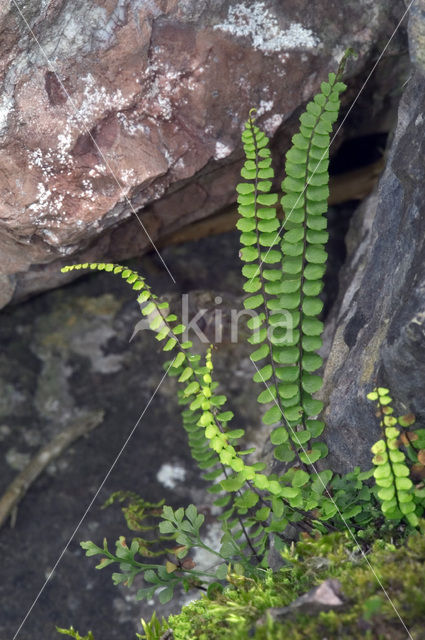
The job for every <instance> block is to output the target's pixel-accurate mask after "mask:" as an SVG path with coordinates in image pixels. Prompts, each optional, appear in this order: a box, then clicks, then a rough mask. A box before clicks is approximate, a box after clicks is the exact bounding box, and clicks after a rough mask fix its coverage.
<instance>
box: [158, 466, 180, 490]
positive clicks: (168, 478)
mask: <svg viewBox="0 0 425 640" xmlns="http://www.w3.org/2000/svg"><path fill="white" fill-rule="evenodd" d="M185 478H186V469H185V468H184V467H182V466H180V465H178V464H173V465H172V464H168V462H166V463H164V464H163V465H161V468H160V470H159V471H158V473H157V474H156V479H157V480H158V482H160V483H161V484H162V485H164V487H167V489H174V488H175V487H176V486H177V483H178V482H183V480H184V479H185Z"/></svg>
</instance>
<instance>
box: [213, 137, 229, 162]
mask: <svg viewBox="0 0 425 640" xmlns="http://www.w3.org/2000/svg"><path fill="white" fill-rule="evenodd" d="M232 151H233V147H231V146H229V145H228V144H225V143H224V142H220V140H217V142H216V143H215V151H214V160H221V159H222V158H227V156H229V155H230V154H231V153H232Z"/></svg>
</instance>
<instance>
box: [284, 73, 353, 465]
mask: <svg viewBox="0 0 425 640" xmlns="http://www.w3.org/2000/svg"><path fill="white" fill-rule="evenodd" d="M341 73H342V69H340V72H339V74H338V75H335V74H334V73H331V74H329V80H328V82H323V83H322V85H321V92H320V93H319V94H318V95H316V96H315V97H314V99H313V100H312V101H311V102H309V103H308V105H307V108H306V112H305V113H304V114H303V115H301V117H300V123H301V125H300V129H299V132H298V133H296V134H295V135H294V136H293V138H292V143H293V144H292V147H291V148H290V149H289V151H288V152H287V154H286V164H285V172H286V177H285V179H284V180H283V182H282V190H283V192H284V195H283V197H282V199H281V204H282V208H283V210H284V213H285V220H284V230H285V232H284V236H283V239H282V244H281V250H282V254H283V256H284V257H283V261H282V271H283V277H282V281H281V291H282V295H281V297H280V303H281V306H282V309H286V313H287V314H289V316H290V322H291V324H292V329H293V330H292V339H290V340H286V342H285V344H283V345H276V346H275V348H274V350H273V357H274V359H275V360H276V362H277V363H279V364H281V365H284V366H282V367H281V368H280V369H279V377H280V379H281V381H282V384H281V386H280V394H281V400H282V404H283V406H284V411H285V417H286V419H287V421H288V424H289V426H290V428H291V434H290V438H291V439H292V441H293V442H294V443H295V445H296V446H297V450H298V451H299V450H300V445H303V448H304V450H303V451H301V452H300V453H299V457H300V458H301V460H302V461H303V462H304V463H305V464H311V463H314V462H316V461H317V460H319V459H320V458H323V457H325V456H326V455H327V447H326V445H325V444H324V443H320V442H314V443H313V444H310V440H311V439H313V438H316V437H317V436H319V435H320V434H321V433H322V431H323V428H324V423H323V422H322V421H320V420H317V419H316V418H315V417H316V416H317V415H318V414H319V413H320V412H321V410H322V408H323V405H322V402H320V401H319V400H316V399H314V397H313V394H314V393H315V392H316V391H318V390H319V389H320V387H321V385H322V379H321V377H320V376H319V375H317V374H316V373H315V372H316V371H317V370H318V369H319V368H320V367H321V366H322V358H321V356H320V355H319V354H318V353H317V351H318V349H320V347H321V345H322V339H321V334H322V331H323V323H322V322H321V321H320V320H319V318H318V316H319V314H320V313H321V311H322V308H323V302H322V301H321V299H320V297H319V295H320V293H321V291H322V288H323V275H324V272H325V268H326V267H325V264H326V260H327V253H326V250H325V244H326V242H327V240H328V234H327V232H326V226H327V222H326V218H325V215H324V214H325V213H326V211H327V208H328V205H327V200H328V196H329V188H328V182H329V173H328V165H329V159H328V158H329V144H330V134H331V131H332V126H333V124H334V123H335V122H336V120H337V117H338V111H339V107H340V99H339V96H340V94H341V92H342V91H344V90H345V88H346V85H345V84H344V83H342V82H340V80H339V76H340V74H341ZM288 455H289V449H288V446H287V445H286V444H283V446H281V448H280V449H278V450H277V451H276V457H277V458H278V459H281V460H287V458H288Z"/></svg>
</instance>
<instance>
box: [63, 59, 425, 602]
mask: <svg viewBox="0 0 425 640" xmlns="http://www.w3.org/2000/svg"><path fill="white" fill-rule="evenodd" d="M348 55H349V52H347V54H346V55H345V56H344V58H343V60H342V62H341V64H340V67H339V69H338V72H337V74H333V73H331V74H329V78H328V81H327V82H323V83H322V85H321V92H320V93H319V94H318V95H316V96H315V97H314V99H313V100H312V101H311V102H309V103H308V105H307V107H306V112H305V113H304V114H303V115H302V116H301V117H300V129H299V132H298V133H297V134H295V135H294V136H293V138H292V146H291V148H290V149H289V151H288V152H287V154H286V163H285V170H286V177H285V178H284V180H283V182H282V190H283V196H282V198H281V205H282V208H283V211H284V220H283V225H282V227H281V223H280V221H279V218H278V215H277V211H276V207H277V204H278V199H279V198H278V195H277V194H276V193H274V192H273V191H272V187H273V178H274V173H273V169H272V166H271V162H272V161H271V153H270V150H269V146H268V145H269V140H268V138H267V136H266V135H265V134H264V132H263V131H261V130H260V129H259V127H258V126H257V125H256V124H255V120H254V115H253V112H251V114H250V118H249V120H248V121H247V123H246V125H245V128H244V131H243V134H242V141H243V147H244V152H245V157H246V158H245V162H244V165H243V168H242V171H241V175H242V178H243V179H244V182H242V183H241V184H239V185H238V186H237V192H238V197H237V200H238V210H239V214H240V218H239V220H238V222H237V227H238V229H239V230H240V231H241V244H242V248H241V251H240V256H241V259H242V261H243V263H244V264H243V268H242V272H243V275H244V276H245V278H246V281H245V284H244V290H245V291H246V292H247V294H248V297H247V298H246V300H245V302H244V305H245V309H246V310H247V312H248V313H249V314H251V317H250V319H249V321H248V326H249V328H250V330H251V335H250V337H249V339H248V340H249V342H250V344H252V345H253V347H254V350H253V352H252V353H251V360H252V363H253V365H254V367H255V368H256V372H255V375H254V381H255V382H256V383H259V384H260V385H262V390H261V392H260V393H259V395H258V402H259V403H260V405H262V406H264V409H265V410H264V413H263V417H262V421H263V423H264V425H265V426H266V428H268V429H270V441H271V443H272V445H273V452H274V457H275V459H276V460H277V461H278V463H279V466H278V470H277V471H276V469H273V470H270V469H269V470H268V469H266V464H265V463H264V462H252V461H250V458H249V454H250V453H252V452H253V450H252V449H249V450H243V448H242V444H241V443H242V440H241V439H242V438H243V436H244V430H243V429H242V428H240V426H239V425H235V426H233V419H234V416H233V413H232V412H231V411H229V410H228V409H227V408H226V406H225V405H226V402H227V398H226V396H225V395H223V394H218V393H217V386H218V384H217V382H216V381H214V379H213V375H214V369H213V358H212V353H213V351H212V348H211V347H210V348H209V349H208V350H207V353H206V355H205V357H204V359H203V358H201V356H200V355H197V354H194V353H193V352H192V343H191V341H190V340H184V339H183V337H182V336H183V334H184V332H185V327H184V326H183V325H182V324H181V322H180V321H179V319H178V318H177V316H176V315H175V314H174V313H172V312H171V310H170V307H169V305H168V303H167V302H165V301H162V300H160V299H159V298H158V297H157V296H156V295H155V294H154V293H153V292H152V291H151V289H150V287H149V286H148V284H147V283H146V281H145V278H143V277H142V276H140V275H139V274H138V273H136V272H135V271H133V270H132V269H129V268H127V267H124V266H121V265H116V264H112V263H85V264H80V265H72V266H67V267H64V268H63V271H64V272H67V271H71V270H74V269H77V270H78V269H91V270H100V271H107V272H110V273H113V274H115V275H117V276H120V277H121V278H123V279H124V280H125V281H126V282H127V283H128V284H130V285H131V286H132V288H133V289H134V290H135V291H136V292H137V293H138V297H137V300H138V302H139V303H140V305H141V311H142V314H143V315H144V316H146V317H147V319H148V323H149V326H150V328H151V329H152V330H154V331H155V333H156V339H157V340H158V342H160V343H161V344H162V349H163V351H164V352H166V353H167V354H168V355H169V356H171V359H170V360H168V362H166V363H165V367H166V370H167V372H168V373H169V375H171V376H175V377H177V379H178V381H179V382H180V383H181V388H180V390H179V392H178V400H179V403H180V405H181V406H182V407H183V411H182V416H183V426H184V428H185V430H186V432H187V434H188V440H189V445H190V448H191V452H192V456H193V458H194V459H195V460H196V462H197V464H198V465H199V467H200V469H201V470H202V472H203V476H202V477H203V478H204V479H205V480H207V481H208V482H209V483H211V486H210V487H209V491H210V492H212V493H213V494H217V498H216V500H215V505H216V506H218V507H220V508H221V509H222V512H221V515H220V516H219V519H220V520H221V522H222V528H223V537H222V540H221V548H220V549H219V551H216V550H213V549H208V550H209V551H210V553H211V554H212V555H213V556H215V557H216V560H217V562H218V567H216V570H215V573H213V574H212V577H214V576H215V577H216V578H217V579H223V578H225V576H226V573H227V570H228V569H227V565H228V564H229V563H233V564H234V566H237V567H239V569H240V570H241V571H244V572H245V573H249V571H250V567H251V569H252V570H254V569H253V568H254V567H255V566H258V565H260V566H262V567H266V566H267V552H268V550H269V548H270V546H271V543H273V546H274V547H275V548H277V549H281V548H282V546H283V545H284V544H285V543H286V542H288V540H289V539H290V538H288V525H289V524H291V526H292V527H291V528H292V530H293V529H295V530H296V531H297V532H298V533H300V532H304V533H308V534H311V533H312V532H317V531H319V532H320V531H321V532H325V531H327V530H332V529H335V528H343V527H345V526H347V522H349V524H350V526H351V527H352V528H353V530H356V531H357V533H358V535H361V533H362V532H363V533H364V528H365V527H366V528H367V526H369V525H370V523H373V522H376V521H377V518H379V517H381V518H382V516H380V515H379V510H378V509H377V507H376V501H375V498H374V493H373V491H372V489H371V488H369V487H368V486H366V485H365V483H364V481H365V480H367V479H368V478H369V477H370V476H371V473H372V472H361V471H360V469H358V468H356V469H355V470H354V471H353V472H351V473H350V474H347V475H346V476H344V477H339V476H337V475H335V474H333V473H332V471H330V470H326V469H325V470H322V471H320V472H319V471H318V470H317V469H316V467H315V463H316V462H317V461H319V460H321V459H323V458H324V457H325V456H326V455H327V447H326V445H325V443H324V442H322V441H320V440H318V438H319V437H320V436H321V434H322V432H323V429H324V423H323V421H322V420H321V419H320V416H319V414H320V412H321V410H322V403H321V402H320V401H319V400H317V399H315V398H314V393H315V392H316V391H318V390H319V389H320V386H321V384H322V381H321V377H320V376H319V375H318V374H317V371H318V370H319V369H320V367H321V365H322V359H321V357H320V355H319V354H318V350H319V349H320V347H321V345H322V340H321V334H322V330H323V323H322V322H321V320H320V319H319V314H320V313H321V311H322V306H323V305H322V302H321V300H320V293H321V290H322V287H323V275H324V272H325V264H326V259H327V254H326V250H325V244H326V242H327V238H328V234H327V232H326V218H325V213H326V210H327V198H328V193H329V192H328V180H329V174H328V162H329V158H328V156H329V144H330V134H331V131H332V126H333V124H334V123H335V122H336V120H337V116H338V111H339V106H340V94H341V92H342V91H344V89H345V85H344V84H343V83H342V81H341V77H342V73H343V69H344V64H345V60H346V58H347V56H348ZM281 231H283V238H282V239H281V238H280V233H281ZM379 397H380V396H379ZM386 426H387V427H388V428H393V426H392V425H386ZM385 437H386V440H383V441H382V442H383V445H381V444H379V443H377V445H375V447H377V449H376V451H374V453H375V462H376V464H377V468H379V469H380V470H379V471H377V472H375V477H376V479H377V482H378V479H379V481H380V482H381V484H380V487H381V488H382V489H388V488H389V489H390V491H389V492H386V493H385V496H386V497H385V498H384V497H383V495H384V494H383V493H382V492H381V489H380V490H379V493H378V497H379V499H380V500H384V503H385V502H386V503H387V504H386V506H385V509H384V507H383V511H384V513H385V515H386V516H387V515H388V514H390V515H391V517H393V516H394V517H396V515H401V516H402V515H405V516H406V518H407V520H408V523H409V525H410V526H415V522H416V520H415V518H414V516H415V515H416V516H419V515H420V513H419V510H418V509H417V508H416V506H415V505H416V502H414V501H413V499H411V498H410V497H409V496H410V494H409V490H408V489H406V486H407V484H406V482H404V481H403V482H400V481H398V480H397V479H396V476H397V474H396V473H394V467H393V466H391V465H390V466H388V465H387V460H386V459H385V456H387V457H388V460H390V459H391V463H392V457H391V456H394V455H395V453H400V452H399V451H397V452H396V450H395V448H394V437H395V435H394V432H393V431H391V430H390V431H388V433H387V432H385ZM409 442H410V441H409ZM409 446H410V445H409ZM382 447H384V449H382ZM410 449H412V450H413V447H412V446H410ZM387 450H388V451H390V453H389V454H388V451H387ZM391 452H395V453H391ZM379 455H381V456H383V457H382V458H381V459H380V460H384V459H385V460H384V461H383V462H382V463H381V462H380V461H379V462H378V458H377V457H376V456H379ZM412 455H413V454H412ZM397 464H399V465H400V464H401V463H400V462H398V463H397ZM386 465H387V466H386ZM388 468H389V469H390V470H391V473H392V474H393V475H392V476H391V482H390V483H389V484H388V482H389V481H388V480H386V482H387V484H386V485H385V486H384V484H383V480H382V478H384V476H385V478H387V475H388V474H387V475H385V473H386V472H387V471H388ZM399 468H401V467H399ZM384 471H385V473H384ZM403 477H405V476H403ZM378 484H379V482H378ZM390 485H391V486H390ZM391 491H394V493H391ZM390 493H391V496H390ZM394 500H395V502H394ZM384 503H383V504H384ZM412 504H413V505H414V508H412V506H409V505H412ZM397 510H398V511H397ZM161 517H162V520H163V522H160V523H159V531H160V532H161V534H164V535H171V536H174V539H175V541H176V543H177V544H179V545H180V546H179V547H178V548H177V551H176V558H177V559H175V560H172V561H170V559H168V560H167V561H166V563H165V564H164V565H163V566H161V565H158V564H155V563H152V562H151V563H148V564H146V563H141V562H139V561H138V560H136V558H135V557H134V556H135V554H137V553H138V549H137V545H138V544H139V543H138V542H137V539H136V540H133V542H132V544H131V546H130V547H127V546H126V545H125V544H124V545H123V544H122V541H121V542H120V541H118V542H120V546H117V553H116V554H112V553H111V552H110V551H109V550H108V549H107V547H106V548H105V547H104V548H103V549H102V548H100V547H97V546H96V545H93V543H91V542H87V543H83V545H84V548H85V549H86V551H87V553H88V554H89V555H95V554H100V555H102V554H103V557H104V558H105V559H106V562H103V563H102V562H101V563H100V565H98V566H99V568H102V566H107V565H108V564H111V563H113V562H115V563H118V564H119V566H120V570H121V573H119V574H114V576H115V578H114V579H115V580H116V581H117V583H122V582H126V581H127V582H131V580H132V579H133V578H134V576H135V575H136V574H137V573H138V572H142V573H143V574H144V578H145V581H147V582H148V583H149V584H150V586H148V587H147V588H146V589H141V590H140V591H139V592H138V594H139V595H138V597H152V595H153V594H154V593H156V592H157V591H160V593H161V601H162V602H165V601H166V600H167V599H169V598H170V597H172V594H173V588H174V586H175V585H176V584H177V583H178V580H179V578H180V579H181V580H182V581H183V584H184V585H185V586H186V587H188V586H190V585H192V586H194V585H196V586H198V587H199V586H200V585H202V572H198V571H194V570H193V567H192V566H190V563H186V565H185V564H184V563H183V562H181V560H182V559H183V558H184V557H185V555H186V554H187V553H188V551H189V550H190V548H193V547H196V546H198V547H201V548H202V549H204V550H207V546H206V545H205V543H204V542H202V539H201V537H200V534H199V527H200V525H201V524H202V520H203V518H202V517H201V515H200V514H197V511H196V508H195V507H194V506H193V505H190V507H187V509H186V510H183V509H180V510H179V509H178V510H177V511H173V510H172V509H171V508H170V507H164V510H163V514H162V516H161ZM195 525H196V526H195ZM372 528H373V527H372ZM367 535H369V534H368V533H366V534H365V536H367ZM120 540H121V539H120ZM117 545H118V543H117ZM143 547H144V548H146V544H143ZM140 555H142V556H143V555H144V552H143V549H140ZM146 555H147V554H146V553H145V556H146ZM204 578H205V579H206V580H207V581H208V580H210V579H211V574H209V573H207V574H204ZM161 590H163V591H161Z"/></svg>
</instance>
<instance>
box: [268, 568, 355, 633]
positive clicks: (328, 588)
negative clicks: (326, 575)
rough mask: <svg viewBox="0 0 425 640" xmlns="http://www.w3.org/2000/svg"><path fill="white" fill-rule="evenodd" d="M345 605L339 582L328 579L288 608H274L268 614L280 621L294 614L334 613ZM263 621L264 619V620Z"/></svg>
mask: <svg viewBox="0 0 425 640" xmlns="http://www.w3.org/2000/svg"><path fill="white" fill-rule="evenodd" d="M343 605H344V600H343V597H342V593H341V583H340V582H339V580H334V579H331V578H330V579H327V580H324V581H323V582H322V583H321V584H319V586H317V587H314V588H313V589H310V591H308V592H307V593H305V594H304V595H302V596H300V597H299V598H297V599H296V600H294V602H291V604H290V605H288V606H287V607H274V608H271V609H268V610H267V614H268V615H269V616H271V617H272V618H274V619H276V620H279V618H280V619H282V618H285V617H286V616H288V615H290V614H293V613H301V614H306V615H318V614H319V613H320V612H321V611H332V610H335V609H339V608H341V607H342V606H343ZM262 620H263V619H262ZM262 623H264V622H262Z"/></svg>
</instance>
